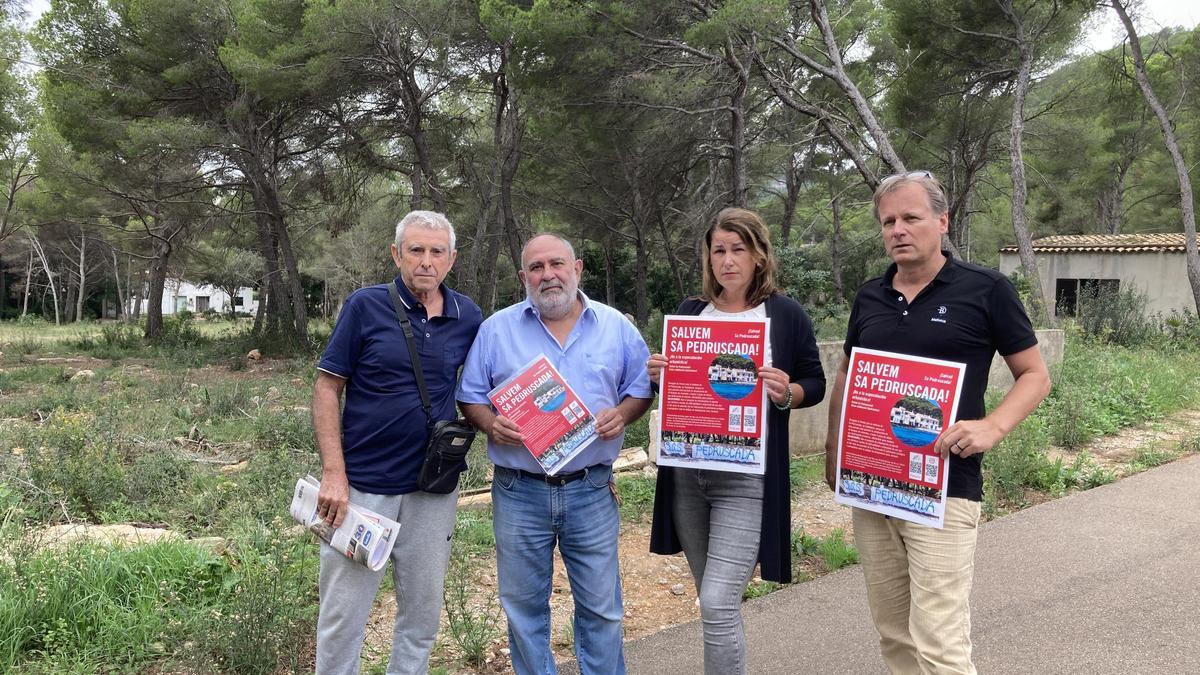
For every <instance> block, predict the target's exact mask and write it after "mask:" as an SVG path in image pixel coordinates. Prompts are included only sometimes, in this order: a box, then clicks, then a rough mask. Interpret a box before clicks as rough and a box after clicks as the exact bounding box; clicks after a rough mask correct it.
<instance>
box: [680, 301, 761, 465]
mask: <svg viewBox="0 0 1200 675" xmlns="http://www.w3.org/2000/svg"><path fill="white" fill-rule="evenodd" d="M664 324H665V325H664V328H663V354H664V355H665V356H666V357H667V367H666V368H665V369H664V370H663V373H662V380H661V383H660V387H659V389H660V391H659V394H660V395H659V402H658V406H659V408H658V412H659V440H658V460H657V461H658V464H659V465H660V466H686V467H691V468H696V469H715V470H718V471H734V472H738V473H756V474H761V473H763V470H764V468H765V466H766V444H765V440H766V424H765V423H764V422H765V420H764V419H763V418H764V416H765V413H766V406H767V392H766V389H765V388H764V387H763V384H762V380H760V379H759V378H758V369H759V368H761V367H763V365H764V363H765V359H766V344H767V334H768V333H767V328H768V325H769V320H746V319H729V318H717V317H703V318H699V317H694V316H667V317H664Z"/></svg>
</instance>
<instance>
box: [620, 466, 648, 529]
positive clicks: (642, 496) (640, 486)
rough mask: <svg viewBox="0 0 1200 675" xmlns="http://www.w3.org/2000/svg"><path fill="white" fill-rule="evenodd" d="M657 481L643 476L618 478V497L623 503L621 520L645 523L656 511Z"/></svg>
mask: <svg viewBox="0 0 1200 675" xmlns="http://www.w3.org/2000/svg"><path fill="white" fill-rule="evenodd" d="M654 483H655V479H654V478H650V477H649V476H644V475H641V474H635V475H630V476H617V495H618V496H619V497H620V502H621V520H623V521H626V522H635V523H640V522H644V521H645V520H646V519H647V518H648V517H649V516H650V512H651V511H652V510H653V509H654Z"/></svg>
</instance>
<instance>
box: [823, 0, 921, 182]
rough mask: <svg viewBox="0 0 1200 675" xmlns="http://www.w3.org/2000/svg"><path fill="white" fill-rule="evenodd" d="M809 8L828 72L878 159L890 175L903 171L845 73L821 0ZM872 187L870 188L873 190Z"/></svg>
mask: <svg viewBox="0 0 1200 675" xmlns="http://www.w3.org/2000/svg"><path fill="white" fill-rule="evenodd" d="M810 6H811V8H812V17H813V20H814V21H815V22H816V24H817V27H818V28H819V29H820V31H821V38H822V39H823V40H824V42H825V52H826V55H827V56H828V57H829V62H830V64H831V66H832V68H830V69H827V70H829V71H831V75H832V79H833V81H834V82H835V83H836V84H837V85H838V87H839V88H841V90H842V91H843V92H844V93H845V94H846V98H848V99H849V100H850V104H851V105H853V106H854V111H855V112H856V113H858V117H859V119H861V120H862V123H863V126H864V127H866V129H867V133H868V134H870V136H871V140H872V141H874V143H875V150H876V152H877V153H878V154H879V157H880V159H882V160H883V161H884V163H886V164H887V165H888V167H889V168H890V169H891V170H892V172H893V173H900V172H903V171H904V170H905V169H904V162H902V161H900V156H899V155H898V154H896V150H895V148H893V147H892V142H891V140H889V139H888V137H887V134H886V133H885V132H884V130H883V125H881V124H880V123H879V119H878V118H877V117H875V112H874V111H873V110H871V104H870V103H869V102H868V101H867V98H866V96H863V93H862V92H861V91H859V89H858V85H856V84H854V80H852V79H851V78H850V76H849V75H848V74H847V73H846V66H845V64H844V63H843V62H842V55H841V51H840V49H839V47H838V44H837V38H836V36H835V35H834V33H833V27H832V26H831V25H830V23H829V13H828V12H827V11H826V9H825V2H824V0H810ZM874 187H875V186H874V185H872V186H871V188H872V189H874Z"/></svg>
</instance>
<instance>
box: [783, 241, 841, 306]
mask: <svg viewBox="0 0 1200 675" xmlns="http://www.w3.org/2000/svg"><path fill="white" fill-rule="evenodd" d="M814 253H815V251H813V250H812V248H811V247H794V248H793V247H789V248H782V247H781V248H778V249H776V250H775V258H776V260H777V261H778V263H779V276H778V278H777V280H776V281H777V283H778V284H779V287H780V288H782V289H783V291H784V292H785V293H787V294H788V295H789V296H791V297H793V298H795V299H797V300H799V301H801V302H804V303H806V304H807V303H808V301H809V299H810V298H814V297H818V296H822V295H824V296H828V295H829V294H830V292H831V291H832V289H833V286H832V274H831V273H830V272H829V270H828V269H827V265H826V264H824V263H823V262H821V261H818V260H817V259H816V257H815V255H813V254H814Z"/></svg>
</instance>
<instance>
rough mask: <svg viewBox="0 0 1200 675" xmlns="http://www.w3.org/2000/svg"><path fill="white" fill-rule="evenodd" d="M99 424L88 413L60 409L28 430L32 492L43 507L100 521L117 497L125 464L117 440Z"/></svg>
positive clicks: (27, 451)
mask: <svg viewBox="0 0 1200 675" xmlns="http://www.w3.org/2000/svg"><path fill="white" fill-rule="evenodd" d="M103 426H105V425H102V424H101V423H99V422H98V421H97V419H96V417H95V416H94V415H92V414H90V413H74V412H72V413H69V412H66V411H64V410H63V409H62V408H59V409H57V410H55V411H54V413H53V414H52V415H51V416H50V419H49V421H48V422H47V423H46V424H44V425H42V426H41V427H40V428H37V427H34V428H31V429H30V430H29V431H28V432H27V435H26V436H25V438H24V439H22V442H23V445H24V446H25V447H26V458H27V461H28V466H29V469H28V470H29V479H30V483H31V484H32V486H33V487H34V488H35V490H34V493H33V495H31V496H33V497H34V499H35V500H38V501H43V507H44V508H46V509H51V508H53V507H54V506H55V504H56V503H57V504H61V505H62V506H63V507H64V508H66V509H67V511H68V512H69V513H72V514H83V515H84V516H86V518H87V519H88V520H89V521H91V522H93V523H100V522H103V521H104V518H103V514H104V512H105V511H106V510H107V509H108V508H109V507H110V506H111V505H113V504H114V502H117V501H119V499H120V497H121V495H122V492H123V488H124V484H125V467H124V466H123V465H122V457H121V450H120V448H119V447H118V446H117V444H116V442H115V439H114V438H112V437H111V436H110V435H108V434H104V433H101V432H100V429H101V428H103ZM109 428H110V429H111V427H109ZM39 498H42V499H39ZM45 500H49V503H46V501H45Z"/></svg>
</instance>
